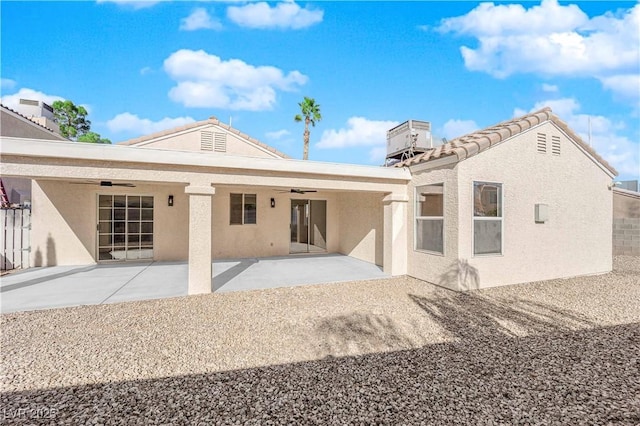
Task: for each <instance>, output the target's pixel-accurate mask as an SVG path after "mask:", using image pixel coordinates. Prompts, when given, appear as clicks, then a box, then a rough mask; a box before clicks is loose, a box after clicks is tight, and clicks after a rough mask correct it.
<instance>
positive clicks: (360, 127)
mask: <svg viewBox="0 0 640 426" xmlns="http://www.w3.org/2000/svg"><path fill="white" fill-rule="evenodd" d="M398 124H400V123H398V122H397V121H383V120H369V119H367V118H364V117H351V118H349V119H348V120H347V126H346V128H342V129H338V130H335V129H329V130H325V131H324V132H322V136H321V137H320V142H318V143H316V144H315V146H316V147H317V148H320V149H340V148H349V147H367V148H370V149H369V153H368V155H369V160H370V161H371V162H378V163H381V162H382V160H384V158H385V156H386V153H387V130H389V129H391V128H393V127H395V126H397V125H398Z"/></svg>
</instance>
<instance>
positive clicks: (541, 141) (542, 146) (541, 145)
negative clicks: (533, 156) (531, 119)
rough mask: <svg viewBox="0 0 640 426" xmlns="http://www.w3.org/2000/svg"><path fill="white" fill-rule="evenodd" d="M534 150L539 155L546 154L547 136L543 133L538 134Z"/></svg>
mask: <svg viewBox="0 0 640 426" xmlns="http://www.w3.org/2000/svg"><path fill="white" fill-rule="evenodd" d="M536 148H537V150H538V152H539V153H540V154H546V153H547V135H546V134H545V133H538V139H537V145H536Z"/></svg>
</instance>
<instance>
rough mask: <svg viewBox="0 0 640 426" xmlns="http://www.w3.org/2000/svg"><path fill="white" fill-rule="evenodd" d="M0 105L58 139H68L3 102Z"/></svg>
mask: <svg viewBox="0 0 640 426" xmlns="http://www.w3.org/2000/svg"><path fill="white" fill-rule="evenodd" d="M0 107H1V108H2V109H4V110H7V111H9V112H10V113H12V114H14V115H17V116H18V117H21V118H24V119H25V120H29V124H33V125H34V126H37V127H40V128H42V129H43V130H46V131H47V132H49V133H51V134H52V135H53V136H55V137H56V138H58V139H61V140H65V141H68V140H69V139H68V138H65V137H64V136H62V135H61V134H59V133H56V132H54V131H53V130H51V129H50V128H48V127H45V126H43V125H42V124H40V123H38V122H36V121H33V120H32V119H30V118H29V117H27V116H26V115H22V114H20V113H19V112H18V111H15V110H13V109H11V108H9V107H8V106H6V105H4V104H0Z"/></svg>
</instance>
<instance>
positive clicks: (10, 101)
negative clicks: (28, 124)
mask: <svg viewBox="0 0 640 426" xmlns="http://www.w3.org/2000/svg"><path fill="white" fill-rule="evenodd" d="M20 99H31V100H34V101H42V102H44V103H47V104H49V105H51V104H52V103H54V102H55V101H63V100H64V98H62V97H60V96H57V95H47V94H46V93H43V92H40V91H37V90H33V89H28V88H26V87H23V88H22V89H20V90H18V91H17V92H16V93H14V94H12V95H6V96H3V97H2V99H1V101H0V102H2V104H3V105H5V106H8V107H9V108H11V109H14V110H17V109H18V108H19V105H20ZM85 108H86V107H85Z"/></svg>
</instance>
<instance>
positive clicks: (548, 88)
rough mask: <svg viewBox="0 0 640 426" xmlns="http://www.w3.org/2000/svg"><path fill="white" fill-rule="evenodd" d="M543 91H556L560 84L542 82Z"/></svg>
mask: <svg viewBox="0 0 640 426" xmlns="http://www.w3.org/2000/svg"><path fill="white" fill-rule="evenodd" d="M542 91H543V92H547V93H555V92H557V91H558V86H556V85H554V84H547V83H542Z"/></svg>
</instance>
